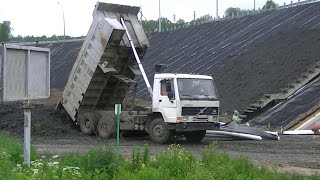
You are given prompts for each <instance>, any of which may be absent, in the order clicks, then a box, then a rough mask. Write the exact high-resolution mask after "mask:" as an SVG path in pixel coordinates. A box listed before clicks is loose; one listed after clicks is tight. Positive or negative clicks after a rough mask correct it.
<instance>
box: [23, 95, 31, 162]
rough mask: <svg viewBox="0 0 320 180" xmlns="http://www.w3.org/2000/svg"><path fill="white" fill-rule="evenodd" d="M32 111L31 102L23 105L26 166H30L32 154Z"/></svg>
mask: <svg viewBox="0 0 320 180" xmlns="http://www.w3.org/2000/svg"><path fill="white" fill-rule="evenodd" d="M31 110H32V106H31V104H30V102H29V100H28V101H27V102H26V103H25V104H23V112H24V143H23V155H24V164H26V165H27V166H30V154H31V150H30V149H31V148H30V147H31Z"/></svg>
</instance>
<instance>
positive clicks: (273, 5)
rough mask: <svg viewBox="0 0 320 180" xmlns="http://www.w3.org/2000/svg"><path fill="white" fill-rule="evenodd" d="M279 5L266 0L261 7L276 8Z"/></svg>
mask: <svg viewBox="0 0 320 180" xmlns="http://www.w3.org/2000/svg"><path fill="white" fill-rule="evenodd" d="M278 6H279V5H278V4H276V3H275V2H273V1H272V0H267V2H266V4H265V5H264V6H263V8H262V9H274V8H277V7H278Z"/></svg>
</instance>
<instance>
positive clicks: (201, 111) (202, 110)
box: [197, 107, 208, 115]
mask: <svg viewBox="0 0 320 180" xmlns="http://www.w3.org/2000/svg"><path fill="white" fill-rule="evenodd" d="M207 108H208V107H205V108H203V109H201V110H200V112H199V113H198V114H197V115H199V114H202V113H203V112H204V111H205V110H206V109H207Z"/></svg>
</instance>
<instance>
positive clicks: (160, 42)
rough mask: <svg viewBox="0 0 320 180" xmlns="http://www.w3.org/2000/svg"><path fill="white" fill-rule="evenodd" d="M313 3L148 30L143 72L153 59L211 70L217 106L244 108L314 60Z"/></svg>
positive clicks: (317, 34) (317, 26)
mask: <svg viewBox="0 0 320 180" xmlns="http://www.w3.org/2000/svg"><path fill="white" fill-rule="evenodd" d="M319 9H320V3H313V4H308V5H303V6H297V7H293V8H288V9H282V10H276V11H271V12H264V13H261V14H257V15H251V16H245V17H242V18H238V19H232V20H225V21H219V22H212V23H207V24H203V25H200V26H197V27H190V28H186V29H180V30H176V31H171V32H162V33H156V34H152V35H151V36H150V38H149V41H150V44H151V48H150V49H149V51H148V52H147V54H146V56H145V58H144V61H143V64H144V66H145V69H146V72H147V74H148V78H149V80H152V76H153V73H154V65H155V64H157V63H164V64H168V65H169V68H168V72H178V73H202V74H211V75H212V76H213V77H214V78H215V81H216V85H217V88H218V91H219V94H220V98H221V106H222V109H221V110H222V111H223V112H225V111H232V110H233V109H238V110H244V109H246V108H248V107H249V105H250V104H251V103H253V102H255V101H257V100H258V99H259V98H261V97H262V96H263V95H264V94H272V93H277V92H279V91H280V89H282V88H285V87H286V86H287V85H289V84H291V83H293V82H295V81H296V80H297V79H299V78H300V76H301V75H302V74H303V73H304V72H305V71H307V70H308V69H309V68H310V67H311V66H312V65H313V64H314V63H316V62H317V61H318V60H320V51H319V50H318V47H319V45H320V23H319V21H320V16H319V13H318V12H319ZM139 81H140V83H141V84H142V85H140V91H139V97H144V96H146V94H147V91H146V90H145V88H144V86H143V82H142V79H139Z"/></svg>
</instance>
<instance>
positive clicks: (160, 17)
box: [159, 0, 161, 32]
mask: <svg viewBox="0 0 320 180" xmlns="http://www.w3.org/2000/svg"><path fill="white" fill-rule="evenodd" d="M160 5H161V4H160V0H159V32H161V6H160Z"/></svg>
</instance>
